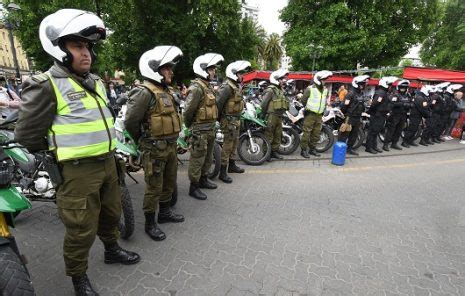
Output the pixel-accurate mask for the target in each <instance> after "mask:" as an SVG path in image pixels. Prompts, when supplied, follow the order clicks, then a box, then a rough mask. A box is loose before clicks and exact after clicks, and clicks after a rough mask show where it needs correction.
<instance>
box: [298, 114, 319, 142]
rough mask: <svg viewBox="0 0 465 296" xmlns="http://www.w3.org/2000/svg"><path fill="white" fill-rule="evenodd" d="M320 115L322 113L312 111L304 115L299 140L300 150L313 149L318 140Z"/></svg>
mask: <svg viewBox="0 0 465 296" xmlns="http://www.w3.org/2000/svg"><path fill="white" fill-rule="evenodd" d="M307 112H308V111H307ZM322 117H323V114H316V113H314V112H309V114H307V115H305V117H304V122H303V124H302V131H303V134H302V139H301V142H300V148H302V150H306V149H307V148H309V149H310V150H313V149H315V147H316V144H317V143H318V141H319V140H320V133H321V125H322V121H323V120H322ZM309 140H310V141H309Z"/></svg>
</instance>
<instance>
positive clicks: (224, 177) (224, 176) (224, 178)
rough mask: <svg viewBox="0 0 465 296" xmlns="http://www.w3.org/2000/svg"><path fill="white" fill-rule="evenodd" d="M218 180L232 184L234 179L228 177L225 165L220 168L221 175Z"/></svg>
mask: <svg viewBox="0 0 465 296" xmlns="http://www.w3.org/2000/svg"><path fill="white" fill-rule="evenodd" d="M218 179H220V180H221V181H223V182H224V183H228V184H229V183H232V181H233V180H232V179H231V177H230V176H228V173H227V172H226V166H225V165H221V167H220V175H219V176H218Z"/></svg>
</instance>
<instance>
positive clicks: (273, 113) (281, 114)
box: [267, 112, 284, 118]
mask: <svg viewBox="0 0 465 296" xmlns="http://www.w3.org/2000/svg"><path fill="white" fill-rule="evenodd" d="M270 115H273V116H276V117H279V118H283V117H284V113H277V112H270V113H268V114H267V117H268V116H270Z"/></svg>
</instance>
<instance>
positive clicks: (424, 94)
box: [402, 85, 431, 148]
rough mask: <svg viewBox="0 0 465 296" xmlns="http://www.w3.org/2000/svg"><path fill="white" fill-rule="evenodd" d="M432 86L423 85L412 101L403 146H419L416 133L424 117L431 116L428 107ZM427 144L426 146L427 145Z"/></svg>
mask: <svg viewBox="0 0 465 296" xmlns="http://www.w3.org/2000/svg"><path fill="white" fill-rule="evenodd" d="M429 92H430V87H429V86H428V85H425V86H423V87H422V88H421V89H420V91H417V92H416V94H415V95H414V97H413V98H412V101H411V104H410V106H411V108H410V116H409V123H408V126H407V128H406V129H405V132H404V140H403V142H402V146H404V147H406V148H408V147H410V146H418V144H416V143H415V135H416V134H417V132H418V128H419V126H420V123H421V121H422V120H423V119H422V118H427V117H429V116H430V115H431V114H430V111H429V107H428V96H429ZM427 145H428V144H426V145H425V146H427Z"/></svg>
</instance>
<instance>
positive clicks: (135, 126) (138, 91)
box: [124, 86, 156, 143]
mask: <svg viewBox="0 0 465 296" xmlns="http://www.w3.org/2000/svg"><path fill="white" fill-rule="evenodd" d="M128 97H129V98H128V102H127V110H126V118H125V120H124V127H125V128H126V130H127V131H128V133H129V134H130V135H131V137H132V138H133V139H134V140H135V141H136V143H137V142H139V139H140V137H141V136H142V133H143V129H141V126H142V125H143V124H144V123H146V122H147V112H148V111H149V110H150V109H151V108H152V107H155V103H156V101H155V99H154V98H153V94H152V92H151V91H150V90H148V89H147V88H145V87H143V86H136V87H135V88H133V89H131V91H130V92H129V96H128Z"/></svg>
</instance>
